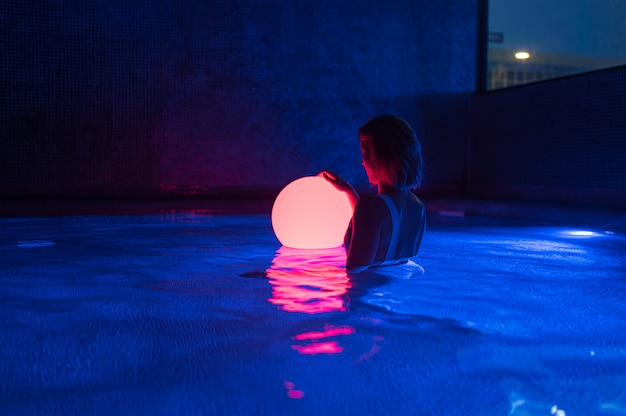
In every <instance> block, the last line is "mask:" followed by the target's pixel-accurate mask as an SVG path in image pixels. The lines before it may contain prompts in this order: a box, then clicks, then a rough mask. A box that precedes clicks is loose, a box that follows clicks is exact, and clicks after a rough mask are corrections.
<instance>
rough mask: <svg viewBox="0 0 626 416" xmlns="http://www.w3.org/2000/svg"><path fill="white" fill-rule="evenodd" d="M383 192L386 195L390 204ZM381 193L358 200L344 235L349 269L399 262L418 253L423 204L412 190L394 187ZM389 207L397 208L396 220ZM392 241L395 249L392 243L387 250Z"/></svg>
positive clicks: (422, 231) (423, 214)
mask: <svg viewBox="0 0 626 416" xmlns="http://www.w3.org/2000/svg"><path fill="white" fill-rule="evenodd" d="M382 195H385V196H387V197H389V199H388V200H389V201H390V204H389V205H391V206H389V205H388V204H387V202H385V199H384V198H385V196H382ZM382 195H376V196H370V197H363V198H361V199H360V200H359V202H358V204H357V207H356V209H355V212H354V217H353V220H352V224H351V227H350V229H349V230H348V233H347V235H346V248H347V249H348V250H349V251H350V257H349V259H348V264H347V267H348V269H354V268H358V267H363V266H368V265H370V266H371V265H379V264H382V263H393V262H399V261H401V260H405V259H408V258H411V257H415V256H416V255H417V252H418V250H419V246H420V243H421V240H422V235H423V233H424V227H425V209H424V204H423V203H422V202H421V201H420V200H419V199H418V198H417V196H415V195H414V194H413V193H412V192H403V191H398V190H394V191H391V192H389V193H384V194H382ZM391 209H395V210H396V211H397V217H396V219H395V221H397V224H394V219H393V217H394V216H393V215H392V212H391ZM394 226H395V227H396V228H397V231H396V234H395V235H394ZM353 230H354V231H353ZM394 241H395V249H393V247H392V250H393V252H391V253H388V250H389V246H390V245H393V244H394Z"/></svg>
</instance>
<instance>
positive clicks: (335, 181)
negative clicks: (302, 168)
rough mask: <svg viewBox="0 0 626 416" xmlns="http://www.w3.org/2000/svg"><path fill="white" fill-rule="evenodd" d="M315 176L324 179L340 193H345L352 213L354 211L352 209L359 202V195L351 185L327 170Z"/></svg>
mask: <svg viewBox="0 0 626 416" xmlns="http://www.w3.org/2000/svg"><path fill="white" fill-rule="evenodd" d="M317 176H318V177H320V178H324V179H326V180H327V181H328V182H330V183H331V184H332V185H333V186H334V187H335V188H337V189H338V190H340V191H341V192H345V193H346V195H347V196H348V199H349V200H350V205H352V211H354V207H356V203H357V201H358V200H359V193H358V192H357V191H356V189H354V187H353V186H352V185H350V184H349V183H348V182H346V180H345V179H343V178H342V177H341V176H339V175H337V174H335V173H332V172H330V171H327V170H323V171H321V172H320V173H318V174H317Z"/></svg>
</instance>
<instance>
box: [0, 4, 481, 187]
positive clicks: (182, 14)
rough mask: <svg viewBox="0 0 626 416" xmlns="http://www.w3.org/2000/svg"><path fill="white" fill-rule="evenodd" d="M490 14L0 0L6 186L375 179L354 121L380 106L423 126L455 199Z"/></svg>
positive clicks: (429, 176) (434, 182) (457, 8)
mask: <svg viewBox="0 0 626 416" xmlns="http://www.w3.org/2000/svg"><path fill="white" fill-rule="evenodd" d="M477 22H478V1H477V0H474V1H467V0H443V1H436V2H433V1H429V0H389V1H385V2H380V1H376V0H366V1H360V2H337V1H331V0H321V1H315V2H313V1H303V0H290V1H284V0H259V1H254V2H252V1H241V0H239V1H237V0H235V1H219V2H217V1H216V2H203V1H182V0H171V1H166V0H151V1H140V0H123V1H122V0H112V1H106V2H105V1H80V2H79V1H69V2H57V1H36V2H18V1H9V2H2V3H1V4H0V24H1V26H2V28H3V30H2V31H0V54H1V56H0V60H1V61H0V62H1V66H0V85H1V86H2V94H1V95H0V150H1V151H0V192H1V193H2V194H3V195H4V196H34V197H42V196H79V197H80V196H87V195H90V196H91V195H97V196H155V195H157V196H161V195H178V194H185V193H199V194H216V193H217V194H246V193H271V192H276V190H278V189H280V188H281V187H282V186H283V185H285V184H286V183H288V182H289V181H291V180H292V179H295V178H297V177H299V176H303V175H309V174H315V173H317V172H318V171H319V170H321V169H331V170H334V171H337V172H338V173H340V174H342V175H344V176H345V177H346V178H347V179H348V180H350V181H352V182H354V183H355V184H356V185H357V186H358V187H361V188H363V189H366V188H367V180H366V176H365V174H364V172H363V171H362V167H361V160H360V152H359V148H358V141H357V136H356V129H357V128H358V126H359V125H361V124H362V123H363V122H365V121H366V120H367V119H368V118H369V117H370V116H372V115H375V114H377V113H383V112H385V113H387V112H389V113H395V114H398V115H400V116H403V117H405V118H406V119H407V120H408V121H409V122H410V123H411V124H413V125H414V127H415V128H416V130H417V131H418V132H419V133H420V135H421V136H422V141H423V148H424V153H425V154H424V156H425V160H426V169H425V171H426V179H425V184H424V188H423V192H425V193H428V192H435V193H436V192H457V191H459V190H462V189H464V187H465V184H466V177H465V172H466V162H465V161H466V153H467V143H468V139H469V128H468V126H469V114H470V96H471V93H472V92H473V91H474V86H475V84H476V45H477Z"/></svg>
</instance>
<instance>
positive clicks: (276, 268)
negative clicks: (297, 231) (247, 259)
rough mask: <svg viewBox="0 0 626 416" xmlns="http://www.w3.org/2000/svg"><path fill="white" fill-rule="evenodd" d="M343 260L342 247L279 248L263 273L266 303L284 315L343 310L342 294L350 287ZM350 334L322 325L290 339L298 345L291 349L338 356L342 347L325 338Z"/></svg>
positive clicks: (342, 328)
mask: <svg viewBox="0 0 626 416" xmlns="http://www.w3.org/2000/svg"><path fill="white" fill-rule="evenodd" d="M345 261H346V251H345V249H344V248H343V247H337V248H329V249H315V250H303V249H293V248H289V247H284V246H283V247H281V248H280V249H279V250H278V251H277V252H276V257H274V261H273V262H272V265H271V267H270V268H269V269H267V271H266V273H267V277H268V278H269V282H270V284H271V285H272V296H271V297H270V298H269V299H268V301H269V302H270V303H272V304H274V305H276V306H278V307H279V308H281V309H282V310H284V311H287V312H300V313H308V314H318V313H325V312H342V311H345V310H346V299H345V295H346V293H347V292H348V289H349V288H350V279H349V278H348V275H347V274H346V269H345V267H344V264H345ZM351 334H354V328H352V327H351V326H332V325H326V326H325V327H324V329H323V330H322V331H311V332H304V333H302V334H297V335H295V336H294V337H293V339H294V340H296V341H299V342H301V344H295V345H292V346H291V348H292V349H294V350H295V351H298V352H299V353H300V354H313V355H316V354H339V353H341V352H342V351H343V347H342V346H341V345H339V343H338V342H337V341H336V340H332V339H328V338H332V337H336V336H341V335H351Z"/></svg>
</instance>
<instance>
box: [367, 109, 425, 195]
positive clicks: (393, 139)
mask: <svg viewBox="0 0 626 416" xmlns="http://www.w3.org/2000/svg"><path fill="white" fill-rule="evenodd" d="M359 138H360V140H361V153H362V154H363V165H364V166H365V170H366V171H367V176H368V177H369V179H370V182H372V183H374V184H378V185H381V186H388V187H394V188H399V189H402V190H410V189H414V188H417V187H418V186H419V185H420V184H421V182H422V146H421V144H420V141H419V139H418V138H417V135H416V134H415V132H414V131H413V129H412V128H411V126H410V125H409V123H407V122H406V121H404V120H403V119H401V118H400V117H396V116H393V115H386V114H385V115H379V116H376V117H374V118H372V119H370V120H369V121H368V122H367V123H365V124H364V125H362V126H361V127H360V128H359Z"/></svg>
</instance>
